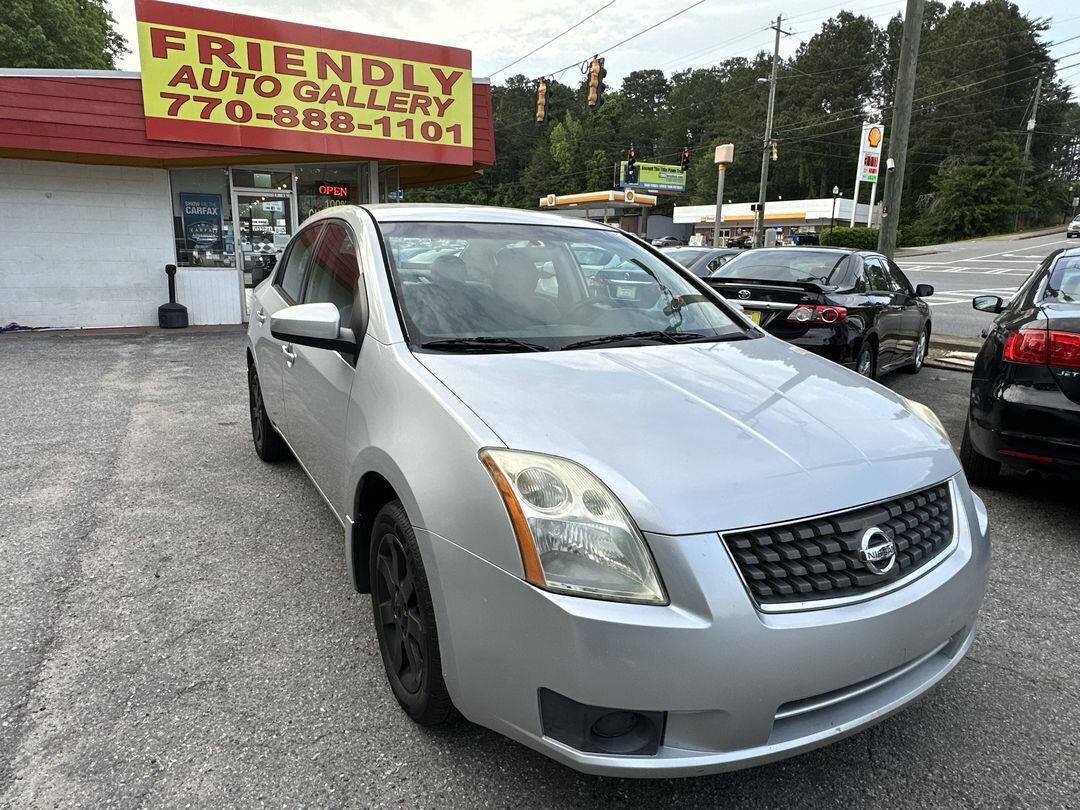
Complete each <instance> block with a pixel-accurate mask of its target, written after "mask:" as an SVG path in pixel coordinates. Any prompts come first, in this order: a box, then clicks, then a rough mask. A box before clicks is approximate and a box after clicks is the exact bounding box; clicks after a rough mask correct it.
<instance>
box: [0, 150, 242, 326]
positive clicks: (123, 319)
mask: <svg viewBox="0 0 1080 810" xmlns="http://www.w3.org/2000/svg"><path fill="white" fill-rule="evenodd" d="M175 261H176V253H175V250H174V247H173V226H172V208H171V205H170V200H169V179H168V172H167V171H165V170H164V169H147V168H134V167H126V166H90V165H81V164H74V163H53V162H47V161H34V160H4V159H0V324H7V323H10V322H12V321H14V322H16V323H20V324H23V325H24V326H52V327H101V326H146V325H156V324H157V308H158V305H159V304H162V303H164V302H165V301H167V300H168V298H169V292H168V285H167V282H166V277H165V265H166V264H170V263H173V262H175ZM237 278H238V274H237V273H236V271H233V270H231V269H228V270H221V269H218V270H191V271H184V270H182V271H181V272H180V273H179V274H178V275H177V281H178V282H179V283H178V288H179V289H178V294H177V298H178V299H179V300H180V302H181V303H183V304H185V305H187V306H188V308H189V312H190V314H191V316H192V322H193V323H238V322H240V320H241V314H240V288H239V282H238V280H237ZM185 298H188V299H189V300H185ZM193 304H194V306H193Z"/></svg>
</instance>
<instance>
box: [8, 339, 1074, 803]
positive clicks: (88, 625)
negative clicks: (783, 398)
mask: <svg viewBox="0 0 1080 810" xmlns="http://www.w3.org/2000/svg"><path fill="white" fill-rule="evenodd" d="M0 345H2V346H3V351H2V352H0V379H3V380H4V383H5V384H4V385H3V387H2V388H0V413H2V418H0V491H2V493H3V496H2V501H0V503H2V508H0V554H2V559H3V576H0V601H2V603H3V605H4V606H5V607H4V610H3V611H2V613H0V672H2V674H3V677H2V678H0V805H3V806H12V807H30V806H35V807H41V806H56V805H63V806H70V805H80V806H121V807H135V806H143V805H153V806H179V805H200V806H205V805H211V804H215V805H220V806H232V805H254V804H270V805H299V804H321V805H327V804H330V805H338V806H342V805H365V806H366V805H406V806H431V805H451V804H453V805H465V806H470V807H474V806H500V807H501V806H530V807H531V806H541V805H544V806H546V805H552V806H555V805H558V806H596V805H612V804H619V805H630V804H632V805H663V806H669V805H670V806H678V805H682V806H697V805H705V804H723V805H725V806H753V807H767V806H781V805H783V806H800V807H826V806H829V807H832V806H836V807H852V806H898V805H906V806H928V805H937V806H957V805H1034V806H1069V805H1072V806H1075V805H1077V804H1078V803H1080V713H1078V712H1077V706H1078V705H1080V686H1078V685H1077V673H1078V672H1080V633H1078V632H1077V628H1078V627H1080V620H1078V619H1077V616H1078V615H1080V588H1077V585H1076V583H1077V572H1078V571H1080V499H1078V498H1077V497H1076V492H1077V490H1076V487H1075V485H1072V486H1071V487H1070V486H1068V485H1065V484H1060V483H1059V484H1052V483H1046V482H1041V481H1037V480H1027V479H1018V478H1017V479H1013V480H1010V481H1008V482H1007V483H1006V485H1004V486H1003V487H1002V488H1001V489H999V490H995V491H982V493H981V494H982V495H983V497H984V498H985V499H986V502H987V505H988V508H989V512H990V519H991V530H992V534H993V540H994V544H995V546H994V557H995V559H994V568H993V572H992V575H991V584H990V590H989V593H988V595H987V601H986V605H985V607H984V609H983V612H982V615H981V623H980V628H979V633H978V637H977V639H976V641H975V644H974V647H973V648H972V650H971V652H970V654H969V655H968V657H967V658H966V660H965V661H964V662H963V663H961V665H960V666H959V667H958V668H957V670H956V671H955V672H954V673H953V675H952V676H951V677H949V678H948V679H946V680H945V681H944V682H943V683H942V684H940V685H939V686H938V687H936V688H935V689H934V690H932V691H931V692H930V693H929V694H928V695H927V696H925V697H924V698H923V699H922V700H920V701H919V702H917V703H916V704H915V705H913V706H911V707H910V708H908V709H907V710H906V711H904V712H902V713H900V714H899V715H896V716H894V717H892V718H890V719H889V720H887V721H885V722H884V723H882V724H881V725H878V726H876V727H874V728H872V729H870V730H869V731H866V732H864V733H862V734H859V735H856V736H854V737H851V738H848V739H846V740H843V741H841V742H839V743H837V744H835V745H833V746H831V747H828V748H824V749H821V750H818V751H816V752H812V753H809V754H805V755H803V756H800V757H797V758H794V759H790V760H787V761H784V762H781V763H778V764H774V765H769V766H763V767H760V768H756V769H753V770H749V771H743V772H736V773H731V774H724V775H719V776H714V777H707V778H698V779H688V780H677V781H664V782H660V781H655V782H637V781H629V780H613V779H603V778H598V777H589V776H582V775H579V774H577V773H575V772H573V771H570V770H568V769H566V768H564V767H562V766H560V765H557V764H555V763H554V762H551V761H549V760H547V759H545V758H544V757H542V756H540V755H538V754H535V753H533V752H532V751H530V750H528V749H526V748H524V747H522V746H520V745H517V744H516V743H512V742H509V741H507V740H505V739H503V738H501V737H499V736H497V735H496V734H494V733H492V732H489V731H486V730H485V729H482V728H479V727H477V726H472V725H470V724H468V723H465V722H460V723H458V724H457V725H455V726H452V727H450V728H447V729H442V730H437V731H427V730H422V729H419V728H417V727H415V726H414V725H412V723H411V722H410V721H408V720H407V719H406V717H405V715H404V714H403V713H402V712H401V711H400V710H399V709H398V707H397V705H396V703H394V701H393V698H392V696H391V694H390V691H389V689H388V688H387V687H386V683H385V677H384V674H383V671H382V665H381V662H380V659H379V654H378V648H377V645H376V642H375V638H374V635H373V632H372V628H371V608H370V602H369V601H368V598H367V597H366V596H361V595H358V594H356V593H354V592H353V591H352V590H351V587H350V586H349V584H348V582H347V578H346V575H345V570H344V564H343V558H342V548H341V542H340V529H339V527H338V524H337V523H336V521H335V520H334V518H333V516H332V515H331V514H330V512H329V510H328V509H327V508H326V506H325V505H324V504H323V502H322V500H321V499H320V497H319V495H318V494H317V493H316V491H315V489H314V488H313V487H312V486H311V485H310V484H309V483H308V482H307V479H306V478H305V477H304V475H303V473H302V472H301V471H300V469H299V468H298V467H297V466H296V465H294V464H286V465H281V466H268V465H265V464H262V463H260V462H259V461H258V459H257V458H256V456H255V454H254V451H253V450H252V448H251V438H250V433H249V425H248V421H247V420H248V414H247V395H246V384H245V376H244V358H243V345H244V337H243V334H242V333H240V332H238V331H233V332H223V333H212V334H207V333H203V334H175V335H124V336H112V337H58V336H33V337H12V338H0ZM884 382H885V383H886V384H888V385H890V386H891V387H893V388H895V389H896V390H898V391H900V392H901V393H903V394H905V395H906V396H909V397H912V398H914V399H918V400H921V401H923V402H925V403H927V404H929V405H931V406H932V407H933V408H934V409H935V410H936V411H937V412H938V413H939V414H940V415H941V417H942V418H943V420H944V421H945V423H946V425H947V426H948V428H949V430H950V432H951V433H952V435H953V438H954V441H955V442H957V443H958V442H959V435H960V430H961V428H962V423H963V418H964V407H965V404H966V396H967V385H968V378H967V377H966V375H964V374H961V373H958V372H951V371H941V370H936V369H931V368H927V369H924V370H923V372H922V373H921V374H920V375H918V376H917V377H911V376H908V375H905V374H898V375H893V376H891V377H889V378H887V379H886V380H885V381H884ZM733 654H737V651H733Z"/></svg>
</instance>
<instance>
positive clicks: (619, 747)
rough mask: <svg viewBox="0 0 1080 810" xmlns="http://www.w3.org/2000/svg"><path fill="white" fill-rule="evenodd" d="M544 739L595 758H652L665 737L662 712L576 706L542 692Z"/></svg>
mask: <svg viewBox="0 0 1080 810" xmlns="http://www.w3.org/2000/svg"><path fill="white" fill-rule="evenodd" d="M538 691H539V698H540V719H541V724H542V725H543V729H544V735H545V736H547V737H550V738H552V739H554V740H558V741H559V742H561V743H565V744H566V745H569V746H570V747H571V748H576V749H577V750H578V751H585V752H588V753H595V754H618V755H636V756H651V755H655V754H656V753H657V751H658V750H659V749H660V742H661V740H662V739H663V736H664V712H642V711H633V710H631V709H617V708H605V707H602V706H589V705H587V704H584V703H578V702H577V701H576V700H571V699H570V698H568V697H564V696H563V695H560V694H558V693H557V692H552V691H551V690H550V689H543V688H541V689H540V690H538Z"/></svg>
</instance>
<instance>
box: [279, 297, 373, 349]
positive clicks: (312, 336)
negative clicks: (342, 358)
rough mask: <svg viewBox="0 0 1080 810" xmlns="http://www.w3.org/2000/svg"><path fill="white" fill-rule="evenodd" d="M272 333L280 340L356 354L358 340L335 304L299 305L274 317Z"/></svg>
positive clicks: (288, 308)
mask: <svg viewBox="0 0 1080 810" xmlns="http://www.w3.org/2000/svg"><path fill="white" fill-rule="evenodd" d="M270 334H271V335H273V336H274V337H276V338H277V339H278V340H284V341H286V342H288V343H296V344H299V345H300V346H312V347H314V348H316V349H330V350H331V351H338V352H343V353H345V354H352V355H355V354H356V352H357V342H356V337H355V335H354V334H353V331H352V329H348V328H343V327H342V326H341V313H339V312H338V308H337V306H335V305H334V304H326V303H324V304H297V305H296V306H293V307H285V308H284V309H279V310H278V311H277V312H275V313H274V314H273V315H271V316H270Z"/></svg>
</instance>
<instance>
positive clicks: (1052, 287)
mask: <svg viewBox="0 0 1080 810" xmlns="http://www.w3.org/2000/svg"><path fill="white" fill-rule="evenodd" d="M1046 297H1047V298H1055V299H1057V300H1058V301H1064V302H1066V303H1069V304H1075V303H1080V256H1069V257H1067V258H1062V259H1058V261H1057V264H1055V265H1054V269H1053V271H1052V272H1051V273H1050V281H1049V282H1047V284H1046Z"/></svg>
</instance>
